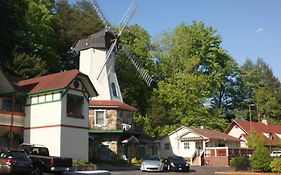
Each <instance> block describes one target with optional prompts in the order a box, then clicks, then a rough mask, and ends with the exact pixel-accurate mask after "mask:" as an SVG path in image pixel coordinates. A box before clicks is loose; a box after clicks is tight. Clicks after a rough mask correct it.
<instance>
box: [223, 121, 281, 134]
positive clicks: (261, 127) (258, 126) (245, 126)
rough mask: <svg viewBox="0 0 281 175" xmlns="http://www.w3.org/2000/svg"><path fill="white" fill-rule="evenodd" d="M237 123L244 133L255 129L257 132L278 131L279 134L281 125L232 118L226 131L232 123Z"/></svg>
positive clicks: (227, 130)
mask: <svg viewBox="0 0 281 175" xmlns="http://www.w3.org/2000/svg"><path fill="white" fill-rule="evenodd" d="M235 124H236V125H238V126H239V127H240V128H241V129H242V130H243V131H245V133H246V134H249V133H250V131H251V127H252V129H255V130H256V131H257V132H258V133H278V134H281V125H277V124H267V125H266V124H263V123H258V122H249V121H245V120H240V119H236V120H233V121H232V123H231V124H230V125H229V127H228V128H227V129H226V130H225V133H228V132H229V131H230V129H231V128H232V127H233V126H234V125H235Z"/></svg>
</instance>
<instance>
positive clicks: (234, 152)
mask: <svg viewBox="0 0 281 175" xmlns="http://www.w3.org/2000/svg"><path fill="white" fill-rule="evenodd" d="M249 154H252V149H250V148H228V147H207V148H205V157H231V156H248V155H249Z"/></svg>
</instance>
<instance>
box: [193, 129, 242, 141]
mask: <svg viewBox="0 0 281 175" xmlns="http://www.w3.org/2000/svg"><path fill="white" fill-rule="evenodd" d="M192 130H193V131H194V132H196V133H198V134H200V135H202V136H204V137H207V138H210V139H221V140H232V141H237V142H239V141H240V140H239V139H238V138H235V137H232V136H230V135H228V134H225V133H223V132H219V131H216V130H209V129H201V128H192Z"/></svg>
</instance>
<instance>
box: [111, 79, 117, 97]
mask: <svg viewBox="0 0 281 175" xmlns="http://www.w3.org/2000/svg"><path fill="white" fill-rule="evenodd" d="M111 89H112V94H113V96H114V97H118V94H117V89H116V86H115V83H113V82H112V83H111Z"/></svg>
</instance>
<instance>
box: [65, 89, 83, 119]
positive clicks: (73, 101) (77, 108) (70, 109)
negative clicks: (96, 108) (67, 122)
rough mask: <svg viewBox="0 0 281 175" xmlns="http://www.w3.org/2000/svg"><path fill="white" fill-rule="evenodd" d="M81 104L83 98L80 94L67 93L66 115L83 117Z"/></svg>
mask: <svg viewBox="0 0 281 175" xmlns="http://www.w3.org/2000/svg"><path fill="white" fill-rule="evenodd" d="M83 104H84V98H83V97H82V96H78V95H73V94H67V106H66V108H67V109H66V112H67V116H68V117H73V118H84V116H83Z"/></svg>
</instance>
